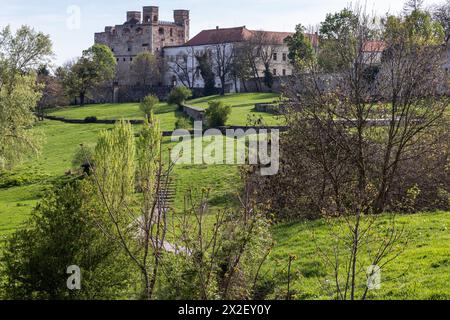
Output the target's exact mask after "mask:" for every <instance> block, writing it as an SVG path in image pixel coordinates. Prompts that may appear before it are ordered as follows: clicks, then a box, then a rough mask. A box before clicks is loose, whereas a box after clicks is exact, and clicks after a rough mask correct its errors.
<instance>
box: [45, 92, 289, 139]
mask: <svg viewBox="0 0 450 320" xmlns="http://www.w3.org/2000/svg"><path fill="white" fill-rule="evenodd" d="M277 98H278V95H276V94H271V93H244V94H231V95H226V96H224V97H220V96H211V97H206V98H200V99H194V100H189V101H187V102H186V103H187V104H188V105H192V106H197V107H202V108H207V107H208V102H210V101H215V100H220V101H223V103H224V104H226V105H229V106H231V107H232V113H231V115H230V117H229V119H228V122H227V124H228V125H246V124H247V120H248V116H249V115H252V116H255V117H261V118H262V119H263V120H264V122H265V124H267V125H277V124H282V123H283V121H282V119H281V118H280V117H276V116H273V115H270V114H267V113H264V112H256V111H254V107H255V103H266V102H273V101H276V99H277ZM49 114H50V115H52V116H60V117H65V118H70V119H85V118H86V117H91V116H95V117H97V118H98V119H128V120H129V119H142V117H143V116H142V113H141V112H140V110H139V104H137V103H125V104H99V105H86V106H83V107H66V108H59V109H57V110H51V111H50V112H49ZM155 114H156V117H157V118H158V119H159V121H160V123H161V128H162V130H163V131H170V130H174V129H175V121H176V118H177V116H181V113H179V112H178V111H177V108H176V107H175V106H169V105H167V104H166V103H160V104H159V105H158V106H157V108H156V111H155Z"/></svg>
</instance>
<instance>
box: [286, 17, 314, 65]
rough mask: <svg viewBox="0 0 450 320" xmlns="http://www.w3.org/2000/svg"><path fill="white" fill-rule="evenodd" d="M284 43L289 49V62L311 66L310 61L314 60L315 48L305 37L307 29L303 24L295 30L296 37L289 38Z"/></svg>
mask: <svg viewBox="0 0 450 320" xmlns="http://www.w3.org/2000/svg"><path fill="white" fill-rule="evenodd" d="M284 41H285V43H286V44H287V45H288V47H289V60H291V63H292V64H294V65H305V64H310V61H311V60H313V59H314V48H313V46H312V44H311V41H310V40H309V38H308V37H307V36H306V35H305V27H303V26H302V25H301V24H299V25H297V27H296V28H295V33H294V35H292V36H289V37H287V38H286V39H285V40H284Z"/></svg>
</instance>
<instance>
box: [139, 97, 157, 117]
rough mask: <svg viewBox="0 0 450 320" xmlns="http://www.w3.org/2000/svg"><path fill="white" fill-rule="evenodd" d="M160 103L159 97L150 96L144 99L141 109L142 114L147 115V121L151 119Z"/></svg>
mask: <svg viewBox="0 0 450 320" xmlns="http://www.w3.org/2000/svg"><path fill="white" fill-rule="evenodd" d="M158 103H159V99H158V97H157V96H155V95H148V96H146V97H145V98H144V99H142V102H141V103H140V105H139V109H141V111H142V113H143V114H144V115H145V117H146V118H147V119H150V117H151V115H152V113H153V112H154V109H155V107H156V105H157V104H158Z"/></svg>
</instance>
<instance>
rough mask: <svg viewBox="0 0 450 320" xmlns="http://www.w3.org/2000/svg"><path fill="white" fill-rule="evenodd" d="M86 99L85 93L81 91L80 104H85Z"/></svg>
mask: <svg viewBox="0 0 450 320" xmlns="http://www.w3.org/2000/svg"><path fill="white" fill-rule="evenodd" d="M84 99H85V94H84V93H80V105H81V106H84Z"/></svg>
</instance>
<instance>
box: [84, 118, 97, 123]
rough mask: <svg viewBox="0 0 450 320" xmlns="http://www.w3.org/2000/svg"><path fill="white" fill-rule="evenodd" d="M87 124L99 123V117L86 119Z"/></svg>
mask: <svg viewBox="0 0 450 320" xmlns="http://www.w3.org/2000/svg"><path fill="white" fill-rule="evenodd" d="M84 122H85V123H96V122H97V117H86V118H85V119H84Z"/></svg>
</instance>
